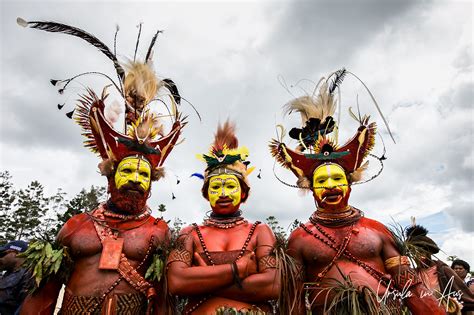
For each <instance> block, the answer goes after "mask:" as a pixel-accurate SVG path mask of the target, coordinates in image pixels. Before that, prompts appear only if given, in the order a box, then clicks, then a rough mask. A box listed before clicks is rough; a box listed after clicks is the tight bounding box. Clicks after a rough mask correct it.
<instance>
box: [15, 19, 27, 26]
mask: <svg viewBox="0 0 474 315" xmlns="http://www.w3.org/2000/svg"><path fill="white" fill-rule="evenodd" d="M16 23H17V24H18V25H20V26H22V27H27V26H28V22H27V21H25V20H24V19H22V18H21V17H17V18H16Z"/></svg>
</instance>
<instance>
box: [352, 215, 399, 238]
mask: <svg viewBox="0 0 474 315" xmlns="http://www.w3.org/2000/svg"><path fill="white" fill-rule="evenodd" d="M359 225H360V226H362V227H366V228H369V229H373V230H376V231H378V232H381V233H383V234H385V235H387V236H389V237H390V238H392V233H390V231H389V230H388V228H387V227H386V226H385V225H384V224H383V223H381V222H379V221H376V220H372V219H369V218H366V217H363V218H361V219H360V220H359Z"/></svg>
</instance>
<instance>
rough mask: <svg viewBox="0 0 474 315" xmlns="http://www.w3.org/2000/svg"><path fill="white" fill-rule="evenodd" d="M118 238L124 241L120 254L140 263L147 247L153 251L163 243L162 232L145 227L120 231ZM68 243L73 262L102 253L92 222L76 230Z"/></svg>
mask: <svg viewBox="0 0 474 315" xmlns="http://www.w3.org/2000/svg"><path fill="white" fill-rule="evenodd" d="M118 237H119V238H123V241H124V242H123V249H122V253H124V254H125V255H126V256H127V257H128V258H129V259H131V260H134V261H141V260H142V259H143V258H144V257H145V255H146V253H147V251H148V248H149V247H150V249H154V248H156V246H157V245H158V244H160V243H162V242H163V233H162V231H160V230H159V229H157V228H155V229H153V228H149V227H147V226H142V227H138V228H135V229H132V230H127V231H120V232H119V234H118ZM68 243H69V246H70V248H71V252H72V255H73V258H74V259H75V260H78V259H85V258H89V257H93V256H98V255H100V254H101V253H102V243H101V241H100V239H99V236H98V235H97V232H96V230H95V227H94V225H93V223H92V222H87V223H86V224H84V226H83V227H81V228H80V229H78V230H76V231H75V232H74V233H73V234H72V235H71V236H70V238H69V241H68Z"/></svg>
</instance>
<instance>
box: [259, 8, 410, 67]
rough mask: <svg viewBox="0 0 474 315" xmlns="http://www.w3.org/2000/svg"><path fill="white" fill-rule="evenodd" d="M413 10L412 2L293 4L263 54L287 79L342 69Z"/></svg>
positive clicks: (281, 18) (287, 9)
mask: <svg viewBox="0 0 474 315" xmlns="http://www.w3.org/2000/svg"><path fill="white" fill-rule="evenodd" d="M418 6H419V3H418V4H417V3H416V2H415V1H357V2H350V1H331V0H323V1H292V2H290V3H288V4H287V6H286V7H285V12H284V13H283V14H282V16H281V17H280V20H279V22H278V23H277V25H275V28H274V31H273V35H272V36H271V37H270V38H269V40H268V42H267V46H266V49H267V50H268V51H269V52H270V55H271V56H272V58H274V59H275V63H276V66H277V67H279V68H280V69H281V71H282V72H283V73H285V74H286V75H297V76H298V75H299V76H301V75H302V74H304V73H305V72H303V73H302V71H301V70H302V69H305V70H304V71H308V69H310V70H312V69H314V70H315V69H318V70H319V69H321V68H322V69H323V70H324V71H326V69H327V66H328V65H329V66H330V67H333V66H331V65H332V64H337V65H338V66H342V65H346V64H347V63H348V61H349V60H350V58H351V57H352V56H353V55H354V53H355V52H356V51H357V50H358V49H359V48H361V47H364V46H365V44H366V43H368V42H369V41H370V40H371V39H372V38H373V36H374V35H376V34H378V33H379V32H381V31H383V29H384V27H386V26H388V25H390V24H391V22H393V21H394V20H395V19H396V18H399V17H400V16H403V15H404V14H406V13H407V12H409V11H410V10H412V9H414V8H416V7H418ZM405 23H412V21H405ZM341 62H342V64H341ZM306 73H307V72H306Z"/></svg>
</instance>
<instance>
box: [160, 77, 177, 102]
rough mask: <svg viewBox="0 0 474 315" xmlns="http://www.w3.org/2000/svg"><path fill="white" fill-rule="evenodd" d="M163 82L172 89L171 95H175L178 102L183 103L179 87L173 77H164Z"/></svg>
mask: <svg viewBox="0 0 474 315" xmlns="http://www.w3.org/2000/svg"><path fill="white" fill-rule="evenodd" d="M163 82H165V83H166V88H167V89H168V90H170V92H171V95H172V96H173V98H174V100H175V102H176V104H178V105H179V104H181V96H180V95H179V91H178V87H177V86H176V84H175V83H174V82H173V80H171V79H163Z"/></svg>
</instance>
